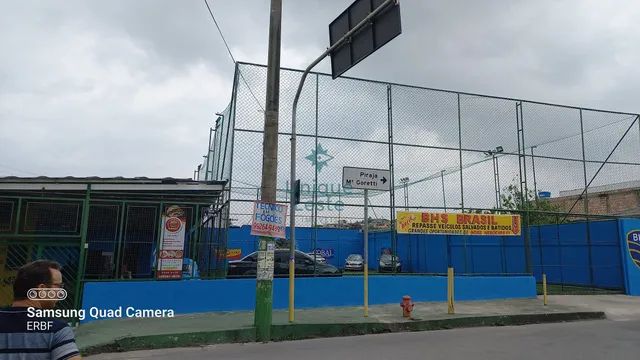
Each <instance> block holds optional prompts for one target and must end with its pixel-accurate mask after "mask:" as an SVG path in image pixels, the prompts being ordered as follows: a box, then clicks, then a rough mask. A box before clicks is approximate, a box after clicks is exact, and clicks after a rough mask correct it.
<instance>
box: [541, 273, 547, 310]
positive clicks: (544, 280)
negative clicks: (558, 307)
mask: <svg viewBox="0 0 640 360" xmlns="http://www.w3.org/2000/svg"><path fill="white" fill-rule="evenodd" d="M542 299H543V302H544V306H547V274H542Z"/></svg>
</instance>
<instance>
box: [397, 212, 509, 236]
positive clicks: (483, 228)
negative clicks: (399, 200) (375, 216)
mask: <svg viewBox="0 0 640 360" xmlns="http://www.w3.org/2000/svg"><path fill="white" fill-rule="evenodd" d="M396 218H397V222H398V223H397V226H396V229H397V231H398V234H447V235H487V236H490V235H500V236H520V234H521V226H520V216H519V215H498V214H496V215H494V214H463V213H435V212H411V211H399V212H398V214H397V216H396Z"/></svg>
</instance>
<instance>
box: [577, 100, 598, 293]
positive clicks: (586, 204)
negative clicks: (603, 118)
mask: <svg viewBox="0 0 640 360" xmlns="http://www.w3.org/2000/svg"><path fill="white" fill-rule="evenodd" d="M580 140H581V142H582V171H583V173H584V199H583V202H584V203H583V205H584V207H583V210H584V214H585V216H586V219H585V220H586V222H585V226H586V235H587V251H588V261H589V286H590V287H591V288H594V286H595V285H594V283H593V256H592V255H591V251H592V250H593V249H592V246H591V225H590V221H589V189H588V187H589V184H588V183H589V180H588V179H587V155H586V151H585V148H584V123H583V120H582V109H580Z"/></svg>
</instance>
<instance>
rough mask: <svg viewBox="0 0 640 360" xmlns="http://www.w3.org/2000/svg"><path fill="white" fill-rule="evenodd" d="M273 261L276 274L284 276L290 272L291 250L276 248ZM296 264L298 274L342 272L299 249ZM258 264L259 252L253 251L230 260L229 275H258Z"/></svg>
mask: <svg viewBox="0 0 640 360" xmlns="http://www.w3.org/2000/svg"><path fill="white" fill-rule="evenodd" d="M273 262H274V264H273V274H274V276H280V277H284V276H287V275H288V274H289V250H287V249H277V250H275V252H274V258H273ZM295 264H296V268H295V273H296V276H298V275H303V276H304V275H313V274H314V272H315V274H318V275H321V276H339V275H341V274H342V273H341V272H340V269H338V268H337V267H335V266H333V265H329V264H322V263H319V262H314V261H313V258H312V257H310V256H309V255H307V254H305V253H303V252H302V251H299V250H296V257H295ZM257 266H258V252H253V253H251V254H249V255H247V256H245V257H244V258H242V259H240V260H233V261H229V266H228V268H227V275H228V276H230V277H238V276H243V277H249V276H256V273H257Z"/></svg>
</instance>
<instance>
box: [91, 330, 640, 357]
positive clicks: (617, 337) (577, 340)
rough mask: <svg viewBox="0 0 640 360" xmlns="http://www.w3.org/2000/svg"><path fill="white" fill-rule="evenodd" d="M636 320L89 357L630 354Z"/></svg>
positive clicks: (638, 350)
mask: <svg viewBox="0 0 640 360" xmlns="http://www.w3.org/2000/svg"><path fill="white" fill-rule="evenodd" d="M639 358H640V320H632V321H611V320H598V321H583V322H572V323H561V324H544V325H526V326H514V327H511V326H508V327H490V328H470V329H455V330H442V331H427V332H414V333H393V334H381V335H366V336H354V337H342V338H328V339H313V340H302V341H291V342H279V343H268V344H256V343H251V344H225V345H210V346H205V347H200V348H180V349H163V350H149V351H134V352H129V353H119V354H101V355H96V356H91V357H88V359H93V360H98V359H129V360H135V359H179V360H192V359H238V360H240V359H242V360H250V359H260V360H266V359H278V360H288V359H296V360H320V359H322V360H325V359H349V360H358V359H363V360H365V359H366V360H372V359H391V360H401V359H429V360H436V359H473V360H501V359H518V360H529V359H531V360H534V359H535V360H540V359H545V360H548V359H562V360H571V359H581V360H588V359H594V360H602V359H616V360H621V359H634V360H637V359H639Z"/></svg>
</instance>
